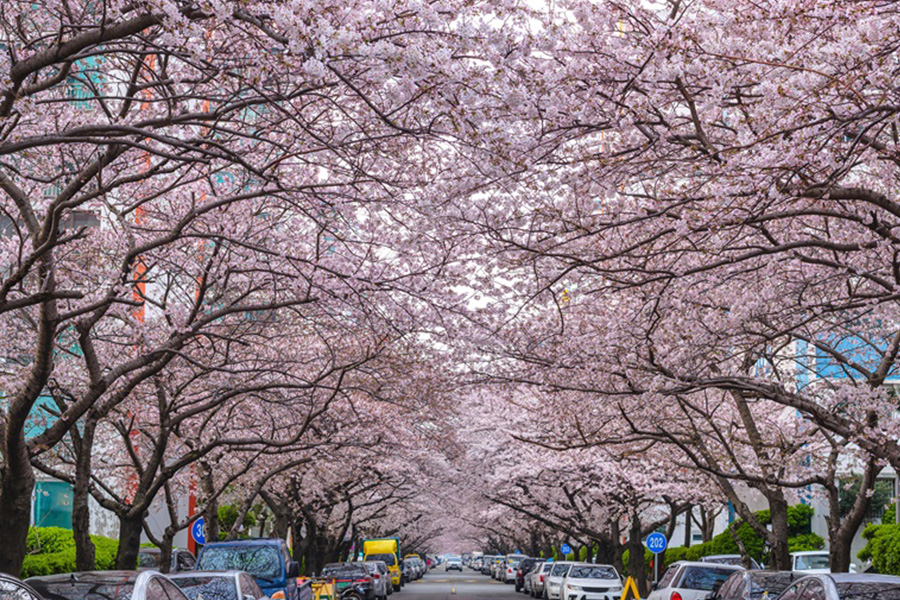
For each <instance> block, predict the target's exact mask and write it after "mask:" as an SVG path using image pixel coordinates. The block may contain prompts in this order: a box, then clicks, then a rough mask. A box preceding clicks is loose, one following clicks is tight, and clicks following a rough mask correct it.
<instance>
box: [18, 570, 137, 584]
mask: <svg viewBox="0 0 900 600" xmlns="http://www.w3.org/2000/svg"><path fill="white" fill-rule="evenodd" d="M144 572H147V571H144ZM151 572H152V571H151ZM140 574H141V572H138V571H80V572H77V573H56V574H55V575H39V576H37V577H29V578H28V579H26V581H40V582H44V583H57V582H65V581H73V580H74V581H75V582H85V583H106V582H110V583H123V582H133V581H136V580H137V578H138V575H140Z"/></svg>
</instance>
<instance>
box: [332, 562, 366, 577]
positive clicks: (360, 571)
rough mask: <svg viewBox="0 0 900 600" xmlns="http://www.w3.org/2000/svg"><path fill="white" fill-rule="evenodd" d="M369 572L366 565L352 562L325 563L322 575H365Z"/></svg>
mask: <svg viewBox="0 0 900 600" xmlns="http://www.w3.org/2000/svg"><path fill="white" fill-rule="evenodd" d="M368 574H369V573H368V572H367V571H366V569H365V567H362V566H360V565H351V564H337V565H325V568H324V569H322V577H340V578H348V577H365V576H366V575H368Z"/></svg>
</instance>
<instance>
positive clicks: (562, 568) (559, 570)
mask: <svg viewBox="0 0 900 600" xmlns="http://www.w3.org/2000/svg"><path fill="white" fill-rule="evenodd" d="M570 566H571V565H554V567H553V570H552V571H550V575H552V576H553V577H560V576H561V575H565V574H566V573H567V572H568V571H569V567H570Z"/></svg>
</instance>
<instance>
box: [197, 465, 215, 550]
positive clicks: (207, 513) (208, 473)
mask: <svg viewBox="0 0 900 600" xmlns="http://www.w3.org/2000/svg"><path fill="white" fill-rule="evenodd" d="M199 470H200V490H201V491H202V492H203V495H204V500H205V501H206V509H205V510H204V511H203V521H204V523H205V525H206V541H207V542H216V541H218V540H219V502H218V501H217V500H216V485H215V482H214V481H213V471H212V468H210V466H209V465H208V464H207V463H206V462H205V461H201V462H200V468H199Z"/></svg>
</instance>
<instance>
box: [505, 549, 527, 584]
mask: <svg viewBox="0 0 900 600" xmlns="http://www.w3.org/2000/svg"><path fill="white" fill-rule="evenodd" d="M526 558H528V557H527V556H525V555H524V554H510V555H509V556H507V557H506V560H505V561H503V564H502V565H500V577H498V578H497V579H499V580H500V581H502V582H503V583H515V582H516V572H517V571H518V570H519V563H520V562H522V560H524V559H526Z"/></svg>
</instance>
